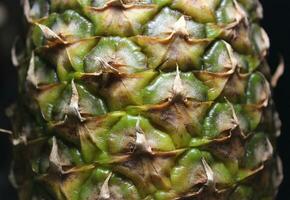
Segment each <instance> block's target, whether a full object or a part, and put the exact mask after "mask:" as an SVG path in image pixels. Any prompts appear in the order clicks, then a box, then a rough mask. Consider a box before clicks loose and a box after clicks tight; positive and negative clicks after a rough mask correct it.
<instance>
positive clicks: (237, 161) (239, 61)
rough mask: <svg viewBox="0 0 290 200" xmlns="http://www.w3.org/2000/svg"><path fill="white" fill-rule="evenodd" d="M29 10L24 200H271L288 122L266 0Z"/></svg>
mask: <svg viewBox="0 0 290 200" xmlns="http://www.w3.org/2000/svg"><path fill="white" fill-rule="evenodd" d="M24 11H25V16H26V19H27V22H28V24H29V26H28V27H29V31H28V34H27V42H26V44H27V45H26V49H25V54H24V55H25V56H23V57H22V58H20V59H19V63H20V65H19V66H18V69H19V97H20V98H19V101H18V103H17V105H16V106H15V107H14V110H13V114H11V118H12V120H13V125H14V130H13V132H14V134H13V138H12V139H13V143H14V154H15V156H14V163H13V169H12V172H13V173H12V176H11V177H12V178H13V181H14V183H15V185H16V186H17V188H18V191H19V199H20V200H185V199H189V200H195V199H196V200H269V199H274V198H275V195H276V192H277V188H278V186H279V184H280V182H281V177H282V175H281V164H280V161H279V158H278V155H277V153H276V150H275V146H276V138H277V136H278V135H279V128H280V122H279V119H278V117H277V114H276V111H275V109H274V106H273V102H272V100H271V87H270V86H269V83H268V81H269V77H270V74H269V68H268V65H267V62H266V60H265V57H266V55H267V51H268V48H269V40H268V37H267V35H266V33H265V31H264V30H263V29H262V28H261V27H260V25H259V21H260V19H261V17H262V13H261V5H260V4H259V2H258V1H257V0H144V1H143V0H140V1H135V0H50V1H46V0H25V1H24ZM11 113H12V112H11Z"/></svg>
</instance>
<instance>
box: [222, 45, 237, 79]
mask: <svg viewBox="0 0 290 200" xmlns="http://www.w3.org/2000/svg"><path fill="white" fill-rule="evenodd" d="M225 46H226V48H227V52H228V54H229V57H230V60H231V63H232V67H231V69H229V71H230V72H231V74H233V73H234V72H235V70H236V68H237V66H238V61H237V59H236V57H235V56H234V52H233V49H232V47H231V45H230V44H228V43H227V42H225Z"/></svg>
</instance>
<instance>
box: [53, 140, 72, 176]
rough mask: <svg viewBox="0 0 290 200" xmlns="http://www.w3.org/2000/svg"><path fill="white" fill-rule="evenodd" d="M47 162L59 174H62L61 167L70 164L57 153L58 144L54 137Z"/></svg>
mask: <svg viewBox="0 0 290 200" xmlns="http://www.w3.org/2000/svg"><path fill="white" fill-rule="evenodd" d="M49 161H50V162H51V163H52V164H53V165H54V167H56V168H57V169H56V170H57V171H58V172H60V173H61V174H64V171H63V168H62V167H63V166H68V165H69V164H70V162H69V160H66V159H63V158H61V157H60V155H59V152H58V144H57V141H56V138H55V137H53V138H52V148H51V152H50V155H49Z"/></svg>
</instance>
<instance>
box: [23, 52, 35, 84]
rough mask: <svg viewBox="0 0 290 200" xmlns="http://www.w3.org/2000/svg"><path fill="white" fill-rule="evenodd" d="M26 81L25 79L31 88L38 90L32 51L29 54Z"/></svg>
mask: <svg viewBox="0 0 290 200" xmlns="http://www.w3.org/2000/svg"><path fill="white" fill-rule="evenodd" d="M26 79H27V81H29V82H30V83H32V84H33V86H35V87H36V88H38V78H37V77H36V74H35V54H34V51H33V52H32V54H31V58H30V62H29V67H28V71H27V76H26Z"/></svg>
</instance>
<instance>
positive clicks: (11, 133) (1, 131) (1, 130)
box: [0, 128, 13, 135]
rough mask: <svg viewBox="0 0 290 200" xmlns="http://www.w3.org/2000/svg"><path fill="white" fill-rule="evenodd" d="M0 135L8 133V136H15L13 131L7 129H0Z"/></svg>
mask: <svg viewBox="0 0 290 200" xmlns="http://www.w3.org/2000/svg"><path fill="white" fill-rule="evenodd" d="M0 133H6V134H8V135H13V132H12V131H11V130H7V129H3V128H0Z"/></svg>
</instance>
